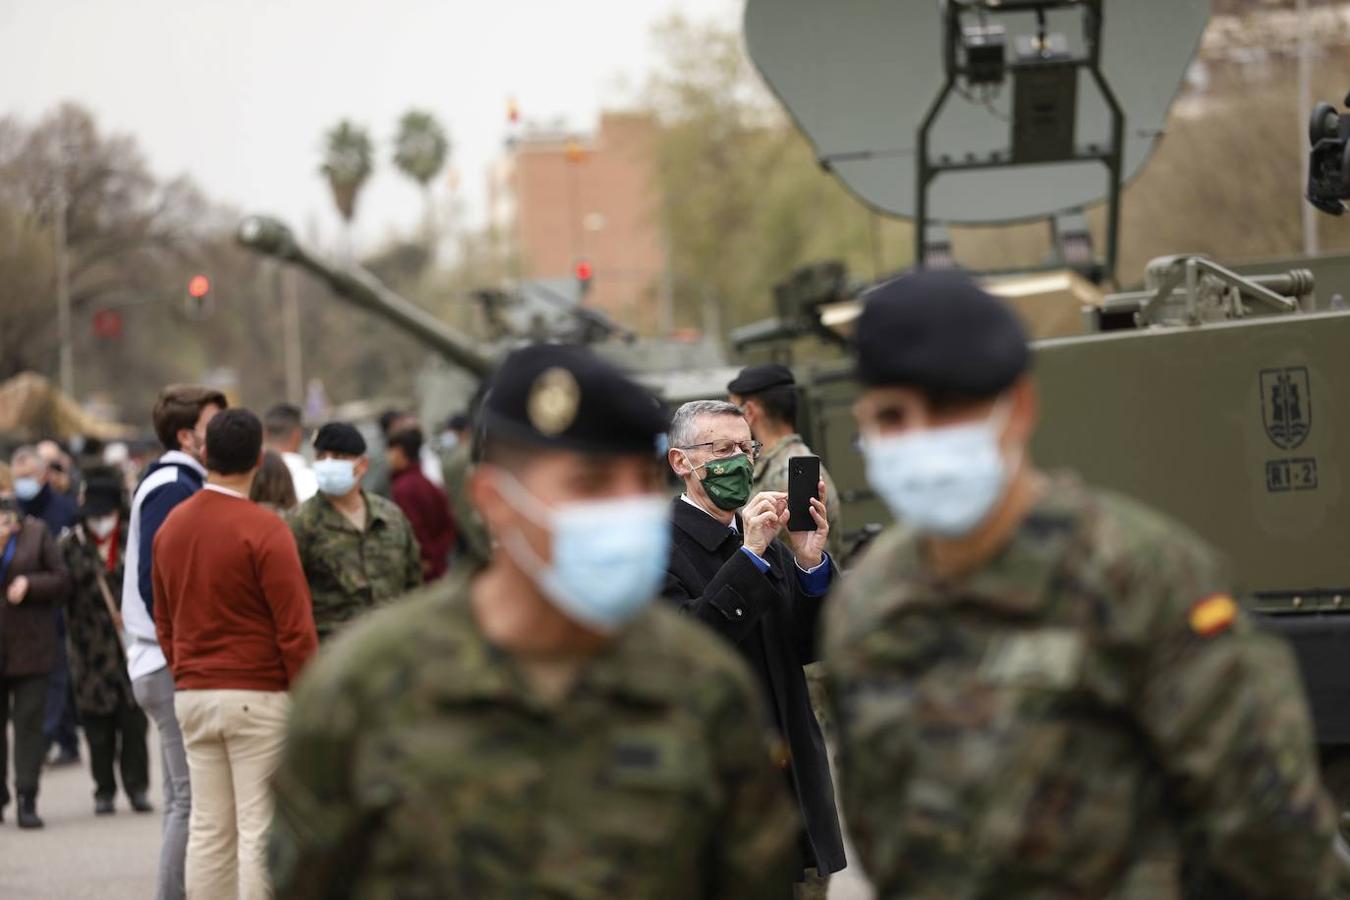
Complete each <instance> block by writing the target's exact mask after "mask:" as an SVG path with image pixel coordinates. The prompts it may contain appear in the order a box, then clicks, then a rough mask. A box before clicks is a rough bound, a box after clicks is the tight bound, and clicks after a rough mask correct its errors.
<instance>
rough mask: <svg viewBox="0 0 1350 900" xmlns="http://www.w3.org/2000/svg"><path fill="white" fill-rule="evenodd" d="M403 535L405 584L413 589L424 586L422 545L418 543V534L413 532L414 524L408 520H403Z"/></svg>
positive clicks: (407, 587)
mask: <svg viewBox="0 0 1350 900" xmlns="http://www.w3.org/2000/svg"><path fill="white" fill-rule="evenodd" d="M403 535H404V540H405V546H404V549H403V556H404V559H403V586H404V587H405V588H406V589H407V590H412V589H414V588H417V587H421V586H422V547H421V545H419V544H418V543H417V535H415V534H413V530H412V525H411V524H410V523H409V522H408V521H407V520H404V522H403Z"/></svg>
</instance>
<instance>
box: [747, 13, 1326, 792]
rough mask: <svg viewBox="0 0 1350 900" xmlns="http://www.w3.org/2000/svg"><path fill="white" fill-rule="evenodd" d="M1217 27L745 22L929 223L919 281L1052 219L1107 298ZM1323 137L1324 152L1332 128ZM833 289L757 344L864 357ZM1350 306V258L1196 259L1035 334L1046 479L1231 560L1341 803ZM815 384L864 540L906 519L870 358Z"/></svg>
mask: <svg viewBox="0 0 1350 900" xmlns="http://www.w3.org/2000/svg"><path fill="white" fill-rule="evenodd" d="M1208 14H1209V3H1208V0H1139V2H1129V3H1124V2H1120V0H1082V2H1077V0H1012V2H1005V0H940V2H936V3H934V2H930V0H897V2H895V3H891V4H874V3H869V2H866V0H839V2H837V3H831V4H818V3H813V2H810V0H748V3H747V8H746V14H745V26H746V40H747V45H748V46H749V49H750V53H751V57H752V59H753V60H754V62H755V64H756V65H757V66H758V68H759V69H760V72H761V73H762V74H763V75H764V76H765V78H766V79H767V80H768V82H769V84H770V86H771V87H772V88H773V89H774V91H775V93H776V94H777V95H778V97H779V99H780V100H781V101H782V102H783V104H784V105H785V107H786V108H787V109H788V111H789V113H790V114H791V115H792V117H793V120H794V121H795V123H796V124H797V125H798V126H799V127H800V128H801V129H802V131H803V132H804V134H805V135H806V137H807V138H808V139H809V140H810V141H811V142H812V144H813V146H814V147H815V149H816V151H817V156H818V157H819V159H820V162H821V164H822V167H823V168H825V169H826V170H827V171H828V172H830V173H832V174H833V175H835V176H836V177H838V178H839V179H840V180H841V181H842V182H843V183H844V184H845V185H846V186H847V187H848V188H849V189H850V190H852V191H854V192H855V193H856V194H858V195H859V197H860V198H861V199H863V200H864V201H865V202H867V203H869V204H870V205H872V206H873V207H874V208H877V209H879V210H883V211H886V212H890V213H893V214H896V215H901V216H906V217H909V218H912V219H913V220H914V221H915V222H916V226H917V227H916V229H915V230H916V246H915V260H916V262H917V263H918V264H919V265H929V266H933V265H943V264H949V253H944V252H943V251H944V249H949V248H944V247H943V246H942V242H941V240H940V235H941V230H942V227H943V224H944V223H948V222H1007V221H1014V220H1019V219H1028V218H1037V217H1045V218H1046V219H1047V221H1048V224H1049V226H1050V229H1051V235H1052V240H1053V241H1054V243H1055V245H1056V248H1057V253H1056V258H1055V259H1052V260H1051V261H1050V262H1049V267H1050V268H1051V269H1055V270H1059V271H1060V272H1063V271H1065V270H1076V271H1077V272H1078V274H1080V275H1082V276H1084V277H1086V278H1088V279H1090V280H1093V281H1097V282H1111V281H1113V280H1114V276H1115V271H1114V270H1115V263H1116V246H1117V230H1118V221H1119V196H1120V187H1121V184H1122V182H1123V180H1124V179H1125V178H1126V177H1127V176H1128V175H1129V174H1130V173H1131V172H1133V171H1137V170H1138V169H1139V168H1141V167H1142V166H1143V165H1144V164H1145V162H1146V161H1147V157H1148V155H1149V153H1150V151H1151V148H1152V145H1153V143H1154V141H1155V140H1156V139H1157V137H1158V135H1159V134H1160V133H1161V128H1162V126H1163V123H1164V122H1165V120H1166V116H1167V111H1168V108H1169V107H1170V103H1171V98H1172V97H1173V96H1174V95H1175V92H1176V89H1177V88H1178V87H1179V85H1180V81H1181V77H1182V73H1184V71H1185V68H1186V66H1187V65H1188V64H1189V61H1190V59H1191V56H1192V55H1193V53H1194V51H1195V48H1196V45H1197V43H1198V40H1199V36H1200V33H1201V31H1202V29H1203V27H1204V25H1205V22H1206V20H1207V18H1208ZM883 45H889V46H887V47H886V49H885V50H884V51H883V49H882V47H883ZM869 50H870V51H872V52H869ZM962 100H964V101H965V102H964V103H961V102H960V101H962ZM1320 114H1321V116H1322V117H1323V118H1325V117H1326V110H1320ZM1315 123H1316V118H1315ZM1321 130H1322V131H1325V130H1326V129H1321ZM1312 136H1313V140H1314V141H1318V140H1319V139H1321V140H1326V136H1325V135H1323V134H1321V133H1320V131H1319V130H1318V128H1317V127H1316V125H1315V126H1314V129H1313V135H1312ZM1259 139H1262V138H1260V137H1259V136H1257V135H1253V140H1259ZM1094 165H1095V166H1097V167H1098V171H1100V169H1101V168H1105V169H1106V171H1107V186H1106V189H1105V190H1104V191H1100V190H1099V191H1096V192H1094V190H1093V189H1092V187H1091V186H1090V184H1089V183H1088V181H1086V180H1085V179H1086V178H1087V174H1088V172H1089V170H1090V169H1091V167H1092V166H1094ZM1011 169H1016V177H1014V178H1008V177H1007V170H1011ZM939 175H940V176H942V177H941V178H939V177H938V176H939ZM999 175H1003V176H1004V179H1003V181H998V182H996V181H995V180H994V179H996V178H997V177H998V176H999ZM962 179H964V180H963V181H960V183H959V184H958V183H957V182H958V181H959V180H962ZM1338 184H1339V182H1338ZM930 194H931V195H932V196H931V198H930V196H929V195H930ZM1099 199H1104V200H1105V201H1106V211H1107V228H1106V232H1107V248H1106V255H1105V257H1104V258H1102V259H1095V258H1093V257H1092V255H1091V253H1090V252H1088V253H1084V252H1083V248H1084V244H1085V243H1086V246H1087V247H1088V248H1089V249H1090V246H1091V244H1090V240H1085V239H1086V237H1087V235H1086V229H1085V228H1082V227H1081V222H1080V225H1079V226H1078V227H1077V231H1076V235H1077V237H1076V238H1075V240H1066V239H1065V238H1067V237H1073V235H1071V234H1070V232H1071V231H1074V228H1073V227H1068V228H1066V227H1065V225H1066V223H1069V222H1070V221H1071V220H1072V219H1073V218H1074V217H1076V216H1081V212H1082V206H1083V205H1084V204H1085V203H1090V202H1093V201H1095V200H1099ZM818 276H819V272H817V276H816V277H809V276H799V277H797V278H795V279H789V280H788V281H787V282H785V287H786V289H785V290H784V292H783V296H782V297H780V309H779V317H778V319H777V320H775V321H772V322H765V323H759V324H758V325H756V326H753V327H751V328H748V329H745V330H744V331H742V332H741V333H740V334H739V335H737V337H736V341H735V342H736V343H737V344H739V345H742V346H746V347H755V346H758V347H761V348H763V347H767V348H768V352H772V353H775V354H777V355H779V356H782V355H783V354H784V353H785V349H784V348H785V347H787V346H788V344H789V342H790V340H791V339H793V338H796V337H800V336H803V335H809V334H816V335H820V336H822V337H824V338H825V339H826V340H827V341H832V342H835V343H838V342H840V341H842V340H845V339H846V338H847V329H848V324H849V322H850V320H851V317H852V316H853V315H856V308H852V307H855V306H856V303H857V298H858V297H859V296H865V292H866V287H865V286H858V285H853V284H850V283H849V282H848V279H847V276H846V274H844V273H842V272H841V271H840V270H839V269H838V268H837V267H836V268H835V269H834V270H833V271H832V274H831V277H828V278H824V279H822V278H820V277H818ZM1001 284H1002V281H1001V279H999V278H997V277H991V278H990V280H989V286H990V287H991V288H993V289H994V290H995V291H996V292H998V291H999V288H1000V285H1001ZM1347 290H1350V258H1344V257H1328V258H1323V259H1313V260H1300V261H1296V262H1293V263H1292V264H1291V263H1290V262H1288V261H1285V262H1275V263H1272V264H1269V265H1264V266H1252V267H1242V268H1241V269H1233V268H1228V267H1225V266H1223V265H1220V264H1218V263H1216V262H1214V261H1212V260H1208V259H1204V258H1200V257H1193V256H1177V257H1168V258H1164V259H1159V260H1155V261H1154V262H1153V263H1152V264H1151V265H1150V266H1149V267H1148V270H1147V273H1146V276H1145V281H1144V285H1143V289H1142V290H1138V291H1134V292H1130V293H1116V294H1114V295H1109V296H1104V297H1101V298H1100V299H1094V300H1091V301H1085V302H1084V303H1083V304H1082V318H1081V320H1080V322H1081V327H1082V333H1080V334H1076V335H1062V336H1049V335H1047V334H1046V333H1045V332H1044V331H1043V330H1041V329H1039V327H1038V325H1037V324H1036V323H1031V324H1032V329H1031V330H1032V332H1033V334H1039V335H1040V336H1041V339H1040V340H1037V341H1036V342H1035V344H1034V347H1035V372H1036V378H1037V382H1038V384H1039V386H1040V391H1041V398H1042V426H1041V429H1040V431H1039V433H1038V438H1037V441H1036V444H1035V446H1034V448H1033V452H1034V454H1035V456H1036V458H1037V459H1038V461H1039V463H1040V464H1042V465H1043V466H1046V467H1048V468H1052V469H1053V468H1056V467H1070V468H1073V469H1075V470H1077V471H1078V472H1080V473H1081V474H1082V475H1083V476H1084V477H1085V478H1086V479H1087V480H1088V481H1089V482H1091V483H1093V484H1096V485H1100V486H1103V487H1106V488H1111V489H1115V490H1119V491H1121V492H1123V493H1126V494H1129V495H1132V496H1134V497H1136V498H1138V499H1140V500H1142V501H1144V502H1145V503H1148V504H1150V505H1152V506H1154V507H1156V508H1158V509H1161V510H1163V511H1165V512H1167V513H1169V514H1171V515H1172V516H1174V517H1175V518H1177V519H1179V520H1180V521H1182V522H1184V523H1185V524H1187V525H1189V526H1190V527H1191V528H1192V529H1194V530H1195V531H1196V532H1197V533H1199V534H1200V535H1202V536H1203V537H1204V538H1206V539H1207V540H1208V541H1210V542H1211V543H1212V544H1214V545H1215V546H1217V547H1218V548H1219V549H1220V550H1222V551H1223V552H1224V553H1225V554H1226V556H1227V558H1228V559H1229V561H1230V563H1231V567H1232V573H1233V575H1234V576H1235V579H1236V583H1237V585H1238V586H1239V587H1241V588H1242V589H1243V590H1244V591H1245V596H1246V597H1247V598H1248V602H1249V604H1250V607H1251V609H1252V610H1253V611H1254V612H1255V613H1256V614H1257V615H1258V616H1259V617H1261V619H1262V621H1263V622H1264V623H1265V624H1267V625H1269V627H1271V628H1272V629H1274V630H1276V631H1278V632H1279V633H1281V634H1283V635H1285V636H1286V637H1287V638H1288V639H1289V640H1290V642H1291V644H1292V646H1293V647H1294V649H1295V651H1296V653H1297V655H1298V658H1299V663H1300V666H1301V668H1302V672H1303V675H1304V681H1305V685H1306V688H1307V692H1308V696H1309V699H1310V701H1311V705H1312V711H1313V716H1314V719H1315V722H1316V726H1317V733H1318V739H1319V742H1320V743H1321V745H1322V748H1323V756H1324V765H1325V771H1326V776H1327V781H1328V783H1329V785H1330V787H1331V788H1332V790H1333V792H1335V793H1336V794H1337V795H1338V797H1339V799H1340V800H1341V802H1342V804H1343V805H1347V802H1348V801H1350V668H1347V667H1346V666H1345V665H1344V663H1343V659H1344V658H1345V653H1346V650H1347V649H1350V554H1347V553H1346V552H1345V549H1344V544H1345V542H1346V540H1347V538H1350V483H1348V482H1350V461H1348V460H1350V457H1347V455H1346V447H1347V444H1346V442H1347V441H1350V416H1347V414H1346V413H1345V412H1344V411H1343V410H1342V408H1341V406H1340V403H1339V401H1340V396H1339V392H1340V391H1341V390H1343V389H1346V388H1347V387H1350V353H1347V352H1346V349H1345V348H1346V347H1347V346H1350V345H1348V344H1347V343H1346V342H1347V340H1350V313H1347V312H1346V311H1344V302H1343V299H1342V297H1341V294H1342V292H1345V291H1347ZM1014 305H1018V304H1014ZM1019 309H1020V311H1021V312H1022V313H1023V315H1024V316H1025V315H1027V314H1028V310H1027V309H1026V308H1023V307H1021V306H1019ZM756 352H759V351H756ZM799 380H800V381H801V382H802V383H803V390H804V398H805V401H806V402H805V404H804V406H805V408H806V413H807V419H808V420H809V421H808V423H807V425H806V428H807V440H808V442H810V443H811V445H812V446H813V447H815V448H816V449H817V450H818V451H819V452H821V453H822V455H823V456H825V457H826V459H827V462H828V464H829V466H830V470H831V472H832V473H833V474H834V477H835V480H836V482H837V483H838V485H839V490H840V493H841V495H843V498H844V500H845V509H844V518H845V522H846V527H848V528H850V529H858V528H859V527H860V526H865V525H872V524H874V523H880V522H883V521H885V519H886V513H885V510H884V509H883V507H882V506H881V504H880V503H878V502H877V501H876V500H875V498H874V497H873V496H872V495H871V493H870V491H868V489H867V486H866V483H865V480H864V478H863V472H862V466H861V462H860V458H859V455H858V454H857V452H856V450H855V449H854V445H855V442H856V439H857V435H856V431H855V428H854V425H853V422H852V418H851V416H850V414H849V407H850V405H851V403H852V400H853V397H854V396H855V394H856V386H855V385H854V384H853V383H852V382H851V380H850V374H849V365H848V363H847V362H845V361H844V360H843V359H842V358H841V360H840V361H839V362H838V363H834V364H824V365H819V366H815V367H813V368H812V369H811V370H810V371H807V372H802V373H801V374H800V375H799Z"/></svg>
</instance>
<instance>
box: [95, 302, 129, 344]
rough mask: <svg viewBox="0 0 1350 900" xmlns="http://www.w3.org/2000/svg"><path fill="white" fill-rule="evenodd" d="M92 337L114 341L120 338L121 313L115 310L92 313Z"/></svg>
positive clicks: (101, 310)
mask: <svg viewBox="0 0 1350 900" xmlns="http://www.w3.org/2000/svg"><path fill="white" fill-rule="evenodd" d="M93 325H94V336H95V337H97V338H101V339H103V340H105V341H115V340H117V339H118V338H120V337H121V336H122V313H121V312H119V311H118V310H115V309H100V310H98V311H96V312H95V313H94V322H93Z"/></svg>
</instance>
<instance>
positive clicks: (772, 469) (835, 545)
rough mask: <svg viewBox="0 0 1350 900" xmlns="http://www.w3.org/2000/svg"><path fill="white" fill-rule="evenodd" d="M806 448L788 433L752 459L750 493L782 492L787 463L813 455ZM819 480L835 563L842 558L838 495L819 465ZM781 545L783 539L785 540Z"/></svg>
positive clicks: (785, 479)
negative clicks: (821, 486)
mask: <svg viewBox="0 0 1350 900" xmlns="http://www.w3.org/2000/svg"><path fill="white" fill-rule="evenodd" d="M815 455H816V454H814V453H812V452H811V448H810V447H808V446H806V441H804V440H802V436H801V435H800V434H789V435H788V436H787V437H785V438H783V439H782V440H780V441H779V442H778V443H777V444H775V445H774V446H773V447H766V448H765V449H764V452H763V453H762V454H761V455H760V457H759V459H757V460H755V476H754V480H753V481H752V482H751V484H752V490H753V491H755V492H758V491H783V492H784V493H786V492H787V489H788V460H790V459H792V458H793V457H794V456H815ZM820 478H821V480H822V481H824V482H825V518H826V520H827V521H828V522H829V523H830V542H829V551H830V555H831V556H833V557H834V558H835V559H836V560H841V559H843V554H842V550H843V546H844V532H843V531H842V530H841V528H840V525H839V495H838V493H837V492H836V491H835V489H834V479H833V478H831V477H830V473H829V472H828V471H826V469H825V464H824V463H821V466H820ZM783 540H784V543H786V539H785V538H784V539H783Z"/></svg>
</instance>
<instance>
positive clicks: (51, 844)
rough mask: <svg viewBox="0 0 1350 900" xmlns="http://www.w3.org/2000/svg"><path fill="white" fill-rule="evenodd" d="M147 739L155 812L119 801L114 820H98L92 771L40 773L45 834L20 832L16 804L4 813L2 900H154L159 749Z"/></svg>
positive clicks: (0, 849)
mask: <svg viewBox="0 0 1350 900" xmlns="http://www.w3.org/2000/svg"><path fill="white" fill-rule="evenodd" d="M150 740H151V745H150V751H151V752H150V755H151V757H152V763H151V772H152V774H151V777H150V780H151V784H152V785H153V788H152V790H151V792H150V793H151V798H152V800H153V801H154V804H155V812H153V813H148V814H142V815H138V814H136V813H133V812H132V811H131V807H129V806H128V805H127V802H126V798H125V797H123V796H119V797H118V798H117V813H116V814H115V815H111V816H99V817H97V818H96V817H95V816H94V797H93V791H94V782H93V780H92V779H91V778H90V777H89V768H88V766H87V765H80V766H67V767H64V768H60V769H46V770H44V771H43V773H42V787H41V791H40V793H39V794H38V814H39V815H41V816H42V818H43V820H44V821H45V822H46V823H47V827H46V828H43V829H42V830H40V831H20V830H19V829H18V827H17V826H16V825H15V824H14V805H13V803H11V804H10V805H9V807H8V808H6V809H5V823H4V824H3V825H0V894H2V895H3V896H4V898H5V900H85V898H88V900H148V898H152V897H154V895H155V864H156V861H157V855H158V853H159V828H160V812H159V811H160V809H161V808H162V806H161V804H160V799H159V759H158V755H159V743H158V739H157V738H156V737H155V734H154V731H153V730H152V731H151V734H150ZM13 746H14V744H13V742H12V741H11V743H10V747H11V748H12V747H13ZM86 758H87V757H86ZM11 784H12V782H11Z"/></svg>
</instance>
